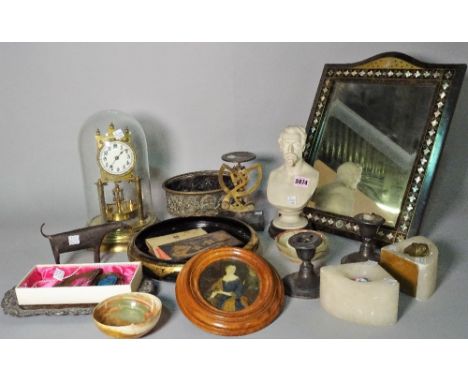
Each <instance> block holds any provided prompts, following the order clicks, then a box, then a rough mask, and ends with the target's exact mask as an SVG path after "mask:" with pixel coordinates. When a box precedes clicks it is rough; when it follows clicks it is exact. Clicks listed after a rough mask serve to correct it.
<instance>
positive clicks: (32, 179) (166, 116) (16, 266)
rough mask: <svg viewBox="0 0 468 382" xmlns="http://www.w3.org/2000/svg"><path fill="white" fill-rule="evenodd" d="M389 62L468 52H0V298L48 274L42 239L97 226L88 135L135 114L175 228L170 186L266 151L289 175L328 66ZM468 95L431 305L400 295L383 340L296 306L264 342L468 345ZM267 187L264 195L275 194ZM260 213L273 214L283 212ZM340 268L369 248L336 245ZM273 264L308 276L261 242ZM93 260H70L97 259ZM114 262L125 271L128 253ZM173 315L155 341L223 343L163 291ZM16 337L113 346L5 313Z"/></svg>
mask: <svg viewBox="0 0 468 382" xmlns="http://www.w3.org/2000/svg"><path fill="white" fill-rule="evenodd" d="M384 51H401V52H403V53H407V54H409V55H412V56H414V57H416V58H418V59H420V60H423V61H429V62H442V63H467V62H468V44H460V43H385V44H384V43H335V44H329V43H310V44H305V43H301V44H285V43H282V44H274V43H266V44H254V43H238V44H218V43H217V44H199V43H197V44H194V43H190V44H5V43H4V44H0V123H1V133H2V138H3V143H2V145H1V146H2V149H1V150H0V160H1V163H2V171H1V183H0V184H1V191H0V192H1V212H0V219H1V240H0V243H1V254H0V259H1V262H0V292H1V294H2V295H3V293H4V292H5V291H6V290H8V289H9V288H11V287H12V286H13V285H14V284H16V283H17V282H18V281H19V280H20V279H21V278H22V277H23V276H24V274H25V273H26V272H27V271H28V270H29V269H30V268H31V267H32V266H33V265H35V264H40V263H51V262H52V260H53V258H52V254H51V251H50V247H49V243H48V241H47V240H45V239H44V238H42V237H41V236H40V234H39V226H40V224H41V223H42V222H47V228H48V232H60V231H65V230H68V229H72V228H77V227H79V226H82V225H84V224H85V221H86V212H85V201H84V192H83V182H82V178H81V168H80V158H79V154H78V134H79V130H80V127H81V124H82V123H83V122H84V121H85V120H86V119H87V118H88V117H89V116H90V115H91V114H93V113H95V112H96V111H99V110H104V109H110V108H112V109H118V110H122V111H124V112H127V113H130V114H132V115H133V116H135V117H136V118H137V119H138V120H139V121H140V123H141V124H142V125H143V128H144V130H145V132H146V135H147V140H148V146H149V147H148V148H149V152H150V164H151V175H152V183H153V184H152V186H153V202H154V205H155V209H156V212H157V214H158V216H159V217H160V218H163V217H165V216H167V214H166V211H165V205H164V203H165V198H164V195H163V193H162V190H161V188H160V185H161V183H162V181H163V180H164V179H166V178H167V177H169V176H173V175H177V174H181V173H184V172H189V171H193V170H204V169H216V168H218V166H219V165H220V163H221V162H220V156H221V154H223V153H225V152H228V151H233V150H249V151H253V152H255V153H257V155H258V157H259V159H260V160H261V162H262V163H263V164H264V166H265V170H266V175H268V172H269V170H270V169H271V168H274V167H275V166H277V165H279V163H280V154H279V150H278V149H277V143H276V140H277V137H278V134H279V132H280V131H281V129H282V128H284V127H285V126H287V125H289V124H303V125H305V124H306V121H307V118H308V116H309V112H310V108H311V106H312V102H313V98H314V95H315V91H316V88H317V84H318V81H319V79H320V75H321V71H322V68H323V65H324V64H325V63H347V62H354V61H358V60H361V59H364V58H367V57H370V56H372V55H374V54H377V53H381V52H384ZM467 102H468V83H465V85H464V86H463V88H462V91H461V95H460V98H459V102H458V107H457V109H456V113H455V116H454V119H453V121H452V125H451V128H450V131H449V134H448V137H447V140H446V145H445V150H444V152H443V154H442V156H441V160H440V162H439V169H438V172H437V175H436V179H435V183H434V186H433V189H432V192H431V196H430V200H429V203H428V206H427V209H426V214H425V217H424V221H423V225H422V228H421V233H422V234H424V235H426V236H428V237H430V238H431V239H432V240H433V241H435V242H436V244H437V245H438V247H439V250H440V263H439V285H438V289H437V290H436V293H435V294H434V295H433V297H432V298H431V299H430V300H429V301H427V302H424V303H422V302H416V301H415V300H413V299H411V298H409V297H407V296H405V295H402V294H400V313H399V321H398V322H397V324H396V325H395V326H393V327H388V328H371V327H363V326H358V325H355V324H351V323H348V322H345V321H341V320H338V319H335V318H334V317H332V316H330V315H328V314H327V313H326V312H325V311H323V310H322V309H321V308H320V304H319V302H318V301H305V300H291V299H287V301H286V306H285V309H284V312H283V313H282V315H281V316H280V317H279V318H278V319H277V320H276V321H275V322H274V323H273V324H272V325H270V326H268V327H267V328H265V329H263V330H262V331H260V332H257V333H255V334H253V335H251V336H250V337H252V338H304V337H305V338H321V337H324V338H348V337H356V338H393V337H395V338H415V337H416V338H434V337H443V338H456V337H463V338H466V337H468V303H467V299H466V296H465V294H466V293H467V292H468V278H467V276H466V275H467V271H468V254H467V253H466V249H467V247H468V242H467V236H468V235H467V228H466V223H467V212H468V211H467V209H468V202H467V198H466V196H465V195H466V192H467V190H468V178H467V177H466V172H467V161H466V156H467V155H466V153H467V149H466V147H467V142H468V135H467V129H466V126H465V124H466V121H467V119H468V118H467V117H468V116H467V108H466V104H467ZM264 184H265V183H264ZM263 195H264V193H263V192H260V193H259V195H258V198H259V204H260V206H263V207H264V208H265V210H266V214H267V216H272V214H273V211H272V210H270V209H269V207H268V206H267V204H266V203H265V200H264V197H263ZM330 239H331V253H332V255H331V258H330V260H329V262H328V263H329V264H336V263H338V262H339V259H340V258H341V257H342V256H343V255H345V254H347V253H349V252H351V251H353V250H355V248H357V246H358V243H357V242H354V241H351V240H348V239H344V238H340V237H337V236H333V235H330ZM261 241H262V247H263V255H264V256H265V257H266V258H267V259H268V260H269V261H270V262H271V263H272V264H273V265H274V266H275V267H276V268H277V270H278V272H279V273H280V274H281V275H285V274H286V273H288V272H291V271H293V270H295V268H296V267H295V265H293V264H291V263H288V261H287V260H286V259H284V258H282V257H281V256H280V255H279V253H278V252H277V250H276V247H275V246H274V243H273V242H272V241H271V240H270V239H269V238H268V237H267V235H265V234H262V235H261ZM90 258H91V257H90V255H88V254H83V255H78V256H72V257H70V258H69V261H72V262H75V261H89V260H90ZM106 259H107V260H108V261H109V260H112V261H115V260H125V255H124V254H118V255H114V256H112V257H110V256H109V257H106ZM159 295H160V297H161V298H162V300H163V303H164V304H165V310H164V313H163V317H162V319H161V322H160V324H158V327H157V329H156V330H155V331H154V332H153V333H151V334H150V335H149V336H148V338H209V337H213V336H211V335H209V334H206V333H204V332H202V331H201V330H199V329H198V328H196V327H195V326H193V325H192V324H191V323H190V322H189V321H188V320H187V319H186V318H185V317H184V316H183V315H182V313H181V312H180V310H179V309H178V307H177V304H176V302H175V297H174V285H173V284H170V283H160V293H159ZM0 337H3V338H6V337H8V338H20V337H26V338H36V337H39V338H94V337H96V338H103V337H104V336H103V335H102V334H101V333H100V332H99V331H98V330H97V329H96V328H95V327H94V325H93V323H92V321H91V319H90V317H89V316H83V317H31V318H22V319H19V318H14V317H10V316H6V315H3V314H0Z"/></svg>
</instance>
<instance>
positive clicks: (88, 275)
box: [15, 262, 143, 305]
mask: <svg viewBox="0 0 468 382" xmlns="http://www.w3.org/2000/svg"><path fill="white" fill-rule="evenodd" d="M96 274H98V276H96V277H94V280H91V279H92V278H93V275H96ZM107 276H109V277H107ZM104 277H107V278H106V280H103V278H104ZM142 277H143V273H142V267H141V263H140V262H121V263H88V264H40V265H36V266H34V268H33V269H31V271H29V272H28V274H27V275H26V276H25V277H24V278H23V279H22V280H21V281H20V282H19V283H18V285H17V286H16V288H15V291H16V297H17V299H18V304H19V305H57V304H63V305H68V304H97V303H99V302H101V301H102V300H104V299H106V298H108V297H111V296H114V295H116V294H120V293H128V292H133V291H136V290H137V289H138V287H139V285H140V283H141V281H142ZM111 279H113V282H115V284H114V285H109V284H110V282H109V280H111ZM98 280H101V281H102V284H103V285H95V284H96V282H97V281H98ZM61 283H62V285H63V286H61V285H60V284H61Z"/></svg>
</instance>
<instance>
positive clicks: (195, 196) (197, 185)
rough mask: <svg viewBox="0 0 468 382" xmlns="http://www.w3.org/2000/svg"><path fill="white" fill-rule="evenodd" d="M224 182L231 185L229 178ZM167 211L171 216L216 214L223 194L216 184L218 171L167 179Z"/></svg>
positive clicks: (164, 184) (165, 188)
mask: <svg viewBox="0 0 468 382" xmlns="http://www.w3.org/2000/svg"><path fill="white" fill-rule="evenodd" d="M224 181H225V183H226V184H227V185H229V184H231V180H230V178H229V176H227V175H225V178H224ZM162 187H163V189H164V190H165V191H166V201H167V210H168V211H169V213H170V214H171V215H173V216H213V215H217V214H218V208H219V206H220V204H221V201H220V199H221V198H222V197H223V196H224V192H223V190H222V189H221V186H220V185H219V182H218V171H195V172H189V173H187V174H182V175H177V176H174V177H172V178H169V179H167V180H166V181H165V182H164V183H163V185H162Z"/></svg>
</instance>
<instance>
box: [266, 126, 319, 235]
mask: <svg viewBox="0 0 468 382" xmlns="http://www.w3.org/2000/svg"><path fill="white" fill-rule="evenodd" d="M305 142H306V133H305V128H304V127H302V126H289V127H287V128H285V129H284V130H283V131H282V132H281V134H280V137H279V139H278V143H279V146H280V149H281V152H282V153H283V157H284V161H285V163H284V164H283V165H282V166H280V167H278V168H276V169H274V170H273V171H272V172H271V173H270V176H269V178H268V186H267V198H268V201H269V202H270V204H272V205H273V206H274V207H276V208H277V209H278V212H279V216H278V217H277V218H275V219H274V220H273V225H274V226H275V227H277V228H280V229H297V228H303V227H305V226H306V225H307V219H306V218H305V217H304V216H302V210H303V208H304V207H305V206H306V204H307V202H308V201H309V199H310V198H311V197H312V194H313V193H314V191H315V188H316V187H317V184H318V177H319V173H318V171H317V170H315V169H314V168H313V167H312V166H311V165H309V164H308V163H306V162H305V161H304V160H303V159H302V152H303V151H304V146H305Z"/></svg>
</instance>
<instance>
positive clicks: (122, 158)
mask: <svg viewBox="0 0 468 382" xmlns="http://www.w3.org/2000/svg"><path fill="white" fill-rule="evenodd" d="M99 164H100V165H101V167H102V169H103V170H104V171H106V172H108V173H109V174H112V175H123V174H126V173H127V172H129V171H130V170H131V169H132V168H133V167H134V165H135V153H134V152H133V150H132V148H131V147H130V146H129V145H128V144H126V143H124V142H119V141H114V142H107V143H106V144H105V146H104V147H103V148H102V149H101V151H100V152H99Z"/></svg>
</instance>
